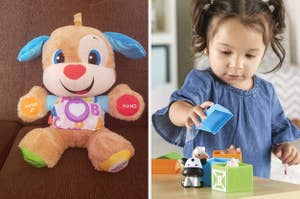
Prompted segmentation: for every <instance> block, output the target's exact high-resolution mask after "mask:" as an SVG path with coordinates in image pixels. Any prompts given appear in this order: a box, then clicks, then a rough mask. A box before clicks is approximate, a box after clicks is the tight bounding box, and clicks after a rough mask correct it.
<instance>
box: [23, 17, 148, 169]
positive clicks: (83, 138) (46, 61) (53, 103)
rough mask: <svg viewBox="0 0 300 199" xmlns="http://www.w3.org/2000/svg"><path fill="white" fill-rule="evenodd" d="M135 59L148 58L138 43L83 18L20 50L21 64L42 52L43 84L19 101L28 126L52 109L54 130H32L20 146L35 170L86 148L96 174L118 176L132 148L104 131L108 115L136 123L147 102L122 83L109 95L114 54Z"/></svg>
mask: <svg viewBox="0 0 300 199" xmlns="http://www.w3.org/2000/svg"><path fill="white" fill-rule="evenodd" d="M113 50H115V51H116V52H119V53H121V54H123V55H124V56H126V57H128V58H132V59H137V58H142V57H144V56H145V54H146V53H145V50H144V48H143V47H142V46H141V45H140V44H139V43H138V42H137V41H135V40H134V39H132V38H130V37H128V36H126V35H124V34H121V33H116V32H104V33H102V32H101V31H99V30H97V29H95V28H91V27H86V26H82V21H81V14H80V13H78V14H76V15H75V16H74V25H71V26H65V27H61V28H58V29H56V30H55V31H53V32H52V34H51V35H50V37H49V36H39V37H37V38H35V39H33V40H31V41H30V42H28V43H27V44H26V45H25V46H24V47H23V48H22V49H21V51H20V53H19V55H18V60H19V61H21V62H23V61H29V60H32V59H34V58H37V57H39V56H40V55H41V54H42V63H43V83H44V85H45V87H46V88H47V90H49V91H50V92H51V93H52V94H53V95H49V94H48V93H47V91H46V90H45V89H44V88H42V87H39V86H34V87H33V88H32V89H31V90H30V91H29V92H28V93H27V94H26V95H24V96H23V97H21V98H20V100H19V103H18V115H19V117H20V118H21V119H22V120H23V121H25V122H32V121H34V120H37V119H39V118H42V117H44V116H45V115H46V114H47V112H48V111H51V116H50V118H49V124H51V125H50V127H47V128H37V129H33V130H32V131H30V132H28V133H27V134H26V135H25V136H24V138H23V139H22V140H21V142H20V143H19V147H20V149H21V151H22V154H23V157H24V159H25V160H26V161H27V162H29V163H30V164H31V165H33V166H35V167H49V168H51V167H54V166H55V165H56V163H57V162H58V160H59V159H60V157H61V155H62V154H63V152H64V151H65V150H66V149H67V148H68V147H84V148H87V150H88V156H89V158H90V160H91V162H92V164H93V166H94V167H95V169H96V170H101V171H107V172H117V171H120V170H122V169H123V168H125V167H126V166H127V164H128V161H129V160H130V158H131V157H132V156H133V155H134V148H133V146H132V145H131V143H130V142H129V141H127V140H126V139H125V138H123V137H122V136H120V135H118V134H116V133H114V132H112V131H110V130H109V129H107V128H105V127H104V114H105V113H109V114H110V115H111V116H112V117H115V118H118V119H121V120H127V121H133V120H136V119H137V118H139V116H140V115H141V114H142V112H143V110H144V107H145V105H144V101H143V98H142V97H141V96H140V95H139V94H138V93H136V92H135V91H133V90H131V89H130V88H129V87H128V86H127V85H125V84H120V85H117V86H116V87H115V88H113V89H112V90H111V91H110V92H109V93H108V94H107V95H101V94H103V93H104V92H106V91H107V90H109V89H110V88H111V87H112V86H113V84H114V82H115V80H116V66H115V60H114V52H113Z"/></svg>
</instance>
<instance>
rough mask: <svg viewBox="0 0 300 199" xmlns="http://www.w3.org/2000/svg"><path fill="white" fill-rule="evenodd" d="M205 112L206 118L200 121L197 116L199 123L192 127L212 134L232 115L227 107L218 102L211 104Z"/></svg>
mask: <svg viewBox="0 0 300 199" xmlns="http://www.w3.org/2000/svg"><path fill="white" fill-rule="evenodd" d="M205 113H206V117H207V118H206V119H205V120H202V121H201V118H199V120H200V121H201V125H200V126H197V125H194V128H195V129H200V130H203V131H207V132H210V133H211V134H213V135H215V134H217V133H218V132H219V131H220V129H221V128H222V127H223V126H224V125H225V124H226V123H227V122H228V121H229V120H230V119H231V118H232V116H233V114H232V113H231V112H230V111H229V110H228V109H226V108H225V107H223V106H221V105H220V104H215V105H213V106H211V107H210V108H209V109H208V110H207V111H206V112H205Z"/></svg>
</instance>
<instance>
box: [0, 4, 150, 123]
mask: <svg viewBox="0 0 300 199" xmlns="http://www.w3.org/2000/svg"><path fill="white" fill-rule="evenodd" d="M147 11H148V1H140V0H130V1H124V0H89V1H82V0H74V1H71V2H70V1H65V0H56V1H49V0H39V1H38V0H34V1H33V0H24V1H21V2H20V1H11V0H2V1H1V6H0V16H1V19H2V20H0V38H1V43H0V52H1V53H0V110H1V112H0V120H18V118H17V114H16V107H17V102H18V99H19V97H21V96H22V95H24V94H25V93H27V92H28V91H29V90H30V88H32V86H33V85H42V67H41V59H36V60H34V61H30V62H25V63H18V62H17V55H18V52H19V50H20V49H21V48H22V47H23V46H24V45H25V44H26V43H27V42H28V41H29V40H31V39H33V38H34V37H36V36H39V35H49V34H50V33H51V32H52V31H53V30H54V29H56V28H58V27H61V26H66V25H71V24H73V15H74V14H75V13H77V12H82V17H83V25H86V26H91V27H95V28H98V29H100V30H102V31H115V32H121V33H125V34H127V35H129V36H131V37H133V38H135V39H136V40H138V41H139V42H140V43H141V44H142V46H143V47H144V48H145V49H146V51H147V46H148V41H147V38H148V19H147V18H148V14H147V13H148V12H147ZM115 58H116V65H117V82H116V83H127V84H129V85H130V86H131V87H132V88H133V89H134V90H136V91H138V92H139V93H141V94H142V96H143V97H144V99H145V100H146V99H147V97H148V96H147V92H148V86H147V82H148V79H147V77H148V73H147V71H148V67H147V63H148V62H147V58H143V59H139V60H130V59H127V58H124V57H123V56H121V55H119V54H116V56H115ZM147 115H148V114H147V111H145V113H144V114H143V117H142V118H141V119H140V120H138V121H137V122H135V123H133V125H147ZM46 121H47V118H44V119H43V120H40V121H38V122H36V123H46ZM111 123H113V124H114V125H128V124H127V123H123V122H118V121H115V120H111V119H109V118H108V126H109V125H110V124H111ZM130 125H131V124H130Z"/></svg>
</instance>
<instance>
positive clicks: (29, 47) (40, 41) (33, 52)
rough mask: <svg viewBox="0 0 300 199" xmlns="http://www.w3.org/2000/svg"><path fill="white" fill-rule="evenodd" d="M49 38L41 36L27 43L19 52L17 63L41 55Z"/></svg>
mask: <svg viewBox="0 0 300 199" xmlns="http://www.w3.org/2000/svg"><path fill="white" fill-rule="evenodd" d="M48 39H49V36H46V35H42V36H39V37H36V38H34V39H32V40H31V41H29V42H28V43H27V44H26V45H25V46H24V47H23V48H22V49H21V50H20V52H19V54H18V61H19V62H24V61H29V60H32V59H34V58H37V57H38V56H40V55H41V54H42V50H43V46H44V43H45V42H46V41H47V40H48Z"/></svg>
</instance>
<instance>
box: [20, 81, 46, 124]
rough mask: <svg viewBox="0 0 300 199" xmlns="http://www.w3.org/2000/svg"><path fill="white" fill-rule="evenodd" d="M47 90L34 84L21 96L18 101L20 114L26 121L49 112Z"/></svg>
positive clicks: (38, 117)
mask: <svg viewBox="0 0 300 199" xmlns="http://www.w3.org/2000/svg"><path fill="white" fill-rule="evenodd" d="M46 97H47V91H46V90H45V89H44V88H42V87H40V86H34V87H33V88H32V89H31V90H30V91H29V92H28V93H27V94H26V95H24V96H23V97H21V98H20V100H19V103H18V116H19V118H21V119H22V120H23V121H24V122H32V121H34V120H37V119H40V118H42V117H44V116H45V115H46V114H47V106H46Z"/></svg>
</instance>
